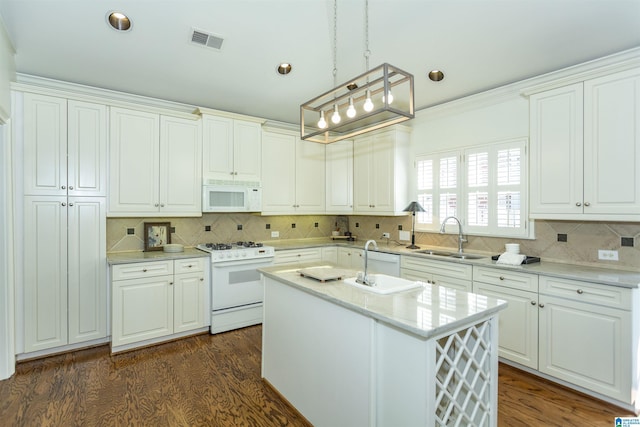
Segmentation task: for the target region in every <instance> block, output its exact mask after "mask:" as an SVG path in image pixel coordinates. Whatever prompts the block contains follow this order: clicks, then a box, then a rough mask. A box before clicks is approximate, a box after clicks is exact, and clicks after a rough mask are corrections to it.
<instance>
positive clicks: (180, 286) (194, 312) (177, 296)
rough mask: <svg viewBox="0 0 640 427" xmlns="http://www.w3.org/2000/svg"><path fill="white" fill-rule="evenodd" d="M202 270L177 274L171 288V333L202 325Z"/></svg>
mask: <svg viewBox="0 0 640 427" xmlns="http://www.w3.org/2000/svg"><path fill="white" fill-rule="evenodd" d="M204 286H205V282H204V272H201V273H195V274H177V275H176V277H175V284H174V288H173V292H174V302H173V308H174V310H173V333H174V334H177V333H179V332H184V331H189V330H192V329H197V328H200V327H202V326H204Z"/></svg>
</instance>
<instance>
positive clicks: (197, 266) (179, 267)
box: [173, 258, 211, 274]
mask: <svg viewBox="0 0 640 427" xmlns="http://www.w3.org/2000/svg"><path fill="white" fill-rule="evenodd" d="M205 261H206V262H211V258H186V259H176V260H174V261H173V269H174V272H175V274H182V273H199V272H202V271H204V266H205Z"/></svg>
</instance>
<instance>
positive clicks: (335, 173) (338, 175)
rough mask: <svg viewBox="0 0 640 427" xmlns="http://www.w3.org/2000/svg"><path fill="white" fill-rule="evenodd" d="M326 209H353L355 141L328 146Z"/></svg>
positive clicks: (329, 211)
mask: <svg viewBox="0 0 640 427" xmlns="http://www.w3.org/2000/svg"><path fill="white" fill-rule="evenodd" d="M326 156H327V162H326V180H327V185H326V191H327V194H326V210H327V213H331V212H341V213H343V212H352V211H353V141H346V140H345V141H338V142H336V143H334V144H329V145H327V147H326Z"/></svg>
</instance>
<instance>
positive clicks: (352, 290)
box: [260, 262, 507, 339]
mask: <svg viewBox="0 0 640 427" xmlns="http://www.w3.org/2000/svg"><path fill="white" fill-rule="evenodd" d="M323 266H324V267H326V266H331V264H328V263H321V262H320V263H317V262H316V263H301V264H296V265H291V264H289V265H276V266H272V267H264V268H261V269H260V272H261V273H262V274H263V275H264V276H266V277H269V278H272V279H274V280H277V281H279V282H281V283H284V284H286V285H289V286H293V287H295V288H297V289H300V290H302V291H304V292H307V293H309V294H312V295H315V296H317V297H319V298H322V299H324V300H326V301H330V302H332V303H334V304H337V305H340V306H342V307H345V308H348V309H350V310H353V311H355V312H358V313H361V314H363V315H365V316H368V317H371V318H373V319H376V320H379V321H381V322H384V323H387V324H390V325H393V326H395V327H397V328H400V329H402V330H405V331H408V332H410V333H412V334H415V335H417V336H420V337H423V338H427V339H428V338H432V337H435V336H439V335H445V334H447V333H448V332H453V331H455V330H458V329H459V328H461V327H464V326H465V325H470V324H473V323H474V322H477V321H479V320H481V319H483V318H486V317H488V316H491V315H492V314H495V313H497V312H499V311H500V310H503V309H505V308H506V307H507V303H506V302H504V301H502V300H499V299H497V298H493V297H487V296H484V295H478V294H472V293H468V292H464V291H460V290H456V289H450V288H444V287H440V286H434V285H430V284H427V283H425V284H424V287H423V288H418V289H413V290H408V291H403V292H397V293H394V294H388V295H380V294H376V293H373V292H370V291H367V290H363V289H359V288H356V287H354V286H352V285H349V284H346V283H344V281H343V280H334V281H327V282H319V281H317V280H315V279H311V278H308V277H303V276H301V275H300V273H298V272H297V270H299V269H301V268H309V267H323ZM337 268H339V269H340V270H344V269H342V268H340V267H337ZM344 271H345V273H346V276H347V277H354V276H355V275H356V271H355V270H344Z"/></svg>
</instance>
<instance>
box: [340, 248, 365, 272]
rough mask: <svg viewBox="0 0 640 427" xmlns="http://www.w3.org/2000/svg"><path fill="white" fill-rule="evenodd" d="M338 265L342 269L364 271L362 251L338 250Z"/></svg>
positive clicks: (353, 249) (352, 249) (351, 249)
mask: <svg viewBox="0 0 640 427" xmlns="http://www.w3.org/2000/svg"><path fill="white" fill-rule="evenodd" d="M337 264H338V265H339V266H340V267H345V268H351V269H354V270H362V269H363V268H364V258H363V257H362V249H356V248H338V253H337Z"/></svg>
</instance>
